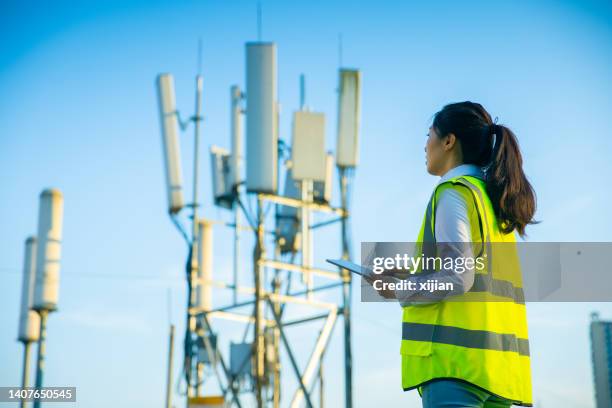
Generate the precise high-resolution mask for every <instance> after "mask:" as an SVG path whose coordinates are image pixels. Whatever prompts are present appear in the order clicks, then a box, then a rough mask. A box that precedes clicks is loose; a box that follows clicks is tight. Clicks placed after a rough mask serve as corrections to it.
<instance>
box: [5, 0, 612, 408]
mask: <svg viewBox="0 0 612 408" xmlns="http://www.w3.org/2000/svg"><path fill="white" fill-rule="evenodd" d="M262 7H263V39H264V40H270V41H275V42H276V43H277V45H278V73H279V79H278V81H279V82H278V83H279V100H280V102H281V104H282V112H281V123H280V135H281V138H283V139H284V140H287V141H290V133H289V132H290V125H291V113H292V112H293V111H294V110H295V109H297V108H298V103H299V75H300V74H301V73H304V74H305V75H306V83H307V102H308V104H309V105H310V106H311V107H312V108H313V109H315V110H317V111H321V112H325V113H326V114H327V115H328V116H327V117H328V120H327V145H328V147H329V148H330V149H334V148H335V132H334V129H335V115H336V93H335V89H336V85H337V84H336V81H337V69H338V35H339V33H342V38H343V56H342V60H343V64H344V65H345V66H350V67H356V68H359V69H361V71H362V76H363V77H362V78H363V93H362V126H361V156H360V166H359V167H358V169H357V172H356V178H355V184H354V193H353V204H354V205H353V211H352V216H353V221H352V223H353V226H352V231H353V237H352V240H353V252H354V253H355V254H358V253H359V252H358V251H359V243H360V242H361V241H376V240H380V241H395V240H397V241H406V240H408V241H409V240H412V239H414V237H415V236H416V233H417V229H418V227H419V225H420V221H421V217H422V214H423V211H424V209H425V205H426V202H427V199H428V196H429V194H430V192H431V188H432V186H433V185H434V183H435V182H436V179H435V178H434V177H432V176H430V175H428V174H427V173H426V171H425V167H424V152H423V146H424V143H425V135H426V133H427V128H428V126H429V124H430V121H431V118H432V115H433V114H434V113H435V112H436V111H437V110H439V109H440V108H441V107H442V106H443V105H444V104H446V103H449V102H455V101H461V100H472V101H477V102H480V103H482V104H483V105H484V106H485V107H486V108H487V109H488V110H489V112H490V113H491V114H492V116H493V117H495V116H498V117H499V122H500V123H503V124H506V125H508V126H509V127H511V128H512V129H513V130H514V131H515V133H516V134H517V136H518V138H519V141H520V144H521V148H522V151H523V154H524V168H525V171H526V173H527V175H528V176H529V178H530V180H531V181H532V184H533V185H534V187H535V189H536V192H537V195H538V212H537V215H536V217H537V218H538V219H540V220H542V221H543V222H542V223H541V224H539V225H536V226H533V227H531V228H529V229H528V232H529V238H528V239H529V240H532V241H612V232H611V231H612V221H611V219H610V217H608V216H607V215H606V214H607V209H608V204H609V202H610V200H611V199H612V196H611V194H610V190H609V189H608V188H607V187H606V186H607V184H608V183H607V176H608V174H610V171H611V170H612V167H611V165H610V160H609V158H610V154H611V153H612V141H611V139H610V138H609V134H608V132H609V118H610V115H611V113H612V92H611V91H612V76H610V66H611V63H612V41H611V40H612V24H611V22H612V9H611V6H610V5H609V3H605V2H603V1H601V2H597V1H581V2H577V1H556V2H552V1H542V2H538V3H537V4H536V2H527V1H517V2H460V3H459V2H451V1H448V2H444V1H438V2H428V3H427V4H425V3H422V4H411V2H384V1H376V2H374V1H363V2H349V1H346V2H339V1H335V2H323V1H311V2H300V3H294V2H273V1H263V2H262ZM256 8H257V6H256V2H253V1H226V2H126V1H122V2H118V1H116V2H112V1H109V2H94V1H92V2H87V4H85V3H83V4H81V5H75V4H72V3H70V2H53V5H51V3H48V2H39V3H37V4H33V3H29V4H27V5H26V3H23V2H14V3H5V4H3V12H2V14H1V15H0V32H1V34H2V38H4V41H3V42H2V43H0V89H2V97H1V98H0V123H1V125H0V129H2V132H1V133H0V174H1V175H2V176H1V177H2V199H1V200H0V226H2V228H1V233H0V259H1V261H0V288H1V289H0V310H2V312H1V313H0V324H1V327H3V328H4V330H2V331H1V332H0V362H1V363H0V364H1V366H2V367H3V369H2V370H0V385H7V386H8V385H17V384H18V383H19V378H20V373H21V352H22V348H21V345H20V344H19V343H17V342H16V341H15V338H16V331H17V315H18V310H19V296H20V284H21V276H20V271H21V266H22V262H23V259H22V258H23V242H24V240H25V238H26V237H27V236H28V235H29V234H32V233H33V232H34V231H35V230H36V214H37V205H38V201H37V200H38V194H39V192H40V191H41V190H42V189H43V188H45V187H48V186H53V187H57V188H59V189H61V190H62V191H63V193H64V198H65V216H64V243H63V259H62V282H61V294H60V310H59V312H58V313H56V314H53V315H52V316H51V317H50V322H49V342H48V359H47V362H48V365H47V367H48V369H47V374H46V379H45V380H46V383H47V384H49V385H76V386H77V387H78V393H79V394H78V395H79V401H80V403H79V406H87V407H106V406H115V407H123V406H125V407H127V406H153V405H156V404H157V405H161V404H162V401H163V395H164V392H163V384H164V381H165V376H164V370H165V364H166V354H165V353H166V347H167V329H168V321H169V320H172V321H173V322H175V323H176V324H177V326H178V328H177V330H178V333H180V334H179V336H182V330H183V320H184V319H183V312H184V296H185V289H184V282H183V279H182V265H183V260H184V256H185V249H184V246H183V243H182V242H181V239H180V237H179V236H178V234H177V233H176V232H175V231H174V229H173V227H172V225H171V223H170V221H169V220H168V218H167V216H166V215H165V214H166V209H165V206H166V198H165V187H164V181H163V172H162V168H163V167H162V156H161V146H160V136H159V122H158V117H157V105H156V103H157V102H156V98H155V88H154V79H155V76H156V75H157V73H159V72H172V73H173V74H174V75H175V81H176V91H177V103H178V106H179V109H181V110H182V111H183V112H185V114H189V113H191V111H192V109H193V80H194V75H195V71H196V60H197V55H196V50H197V42H198V38H201V39H202V51H203V52H202V54H203V58H202V73H203V75H204V102H203V108H204V115H205V117H206V121H205V124H204V126H203V129H202V135H203V136H202V137H203V139H202V144H203V146H204V147H203V148H202V158H203V163H202V180H203V181H202V185H201V191H202V199H203V200H204V202H205V207H204V210H203V211H204V213H205V215H206V216H207V217H209V218H216V219H229V214H227V213H226V212H224V211H223V210H219V209H216V208H214V207H213V205H212V200H211V197H210V191H211V186H210V181H209V180H210V177H209V172H208V169H209V162H208V154H207V147H208V146H209V145H210V144H217V145H221V146H224V147H229V87H230V86H231V85H232V84H235V83H236V84H239V85H241V86H243V85H244V81H245V79H244V78H245V75H244V43H245V42H247V41H250V40H254V39H256V36H257V29H256ZM190 135H191V134H190V133H188V134H187V135H186V137H185V138H183V141H182V149H183V165H184V168H185V169H188V168H190V166H191V159H190V158H191V154H192V151H193V150H192V146H191V137H190ZM189 179H190V178H189V177H188V172H187V171H185V180H186V183H189ZM336 199H337V194H336ZM337 234H338V231H337V230H334V229H333V228H332V229H330V230H329V231H328V232H327V233H324V234H323V235H322V236H321V237H317V240H316V254H317V256H316V259H317V261H318V262H319V264H321V261H322V259H323V258H326V257H333V256H336V255H338V254H339V251H340V244H339V242H338V240H337V239H336V237H337V236H338V235H337ZM215 238H216V241H215V271H216V272H215V273H218V276H219V278H226V277H227V276H229V268H230V265H231V261H230V258H229V257H230V233H229V232H228V231H224V230H222V229H218V231H217V229H216V230H215ZM244 242H245V247H244V248H245V250H244V251H243V252H244V253H245V255H247V256H245V257H244V262H245V264H246V265H248V254H246V253H247V251H248V250H250V238H249V237H245V241H244ZM330 248H331V249H330ZM334 248H336V249H334ZM217 271H218V272H217ZM250 279H251V278H250V272H249V271H248V270H244V271H243V272H242V274H241V281H242V282H243V283H245V284H247V283H248V282H250ZM169 290H170V293H171V300H172V301H171V304H172V306H171V308H170V313H169V311H168V309H169V308H168V306H167V305H168V292H169ZM215 301H217V300H215ZM219 302H221V301H219ZM592 310H599V311H601V313H602V316H603V317H607V318H612V306H611V305H610V304H589V303H567V304H529V305H528V311H529V328H530V336H531V348H532V365H533V376H534V399H535V401H536V403H539V404H541V405H540V406H549V407H550V406H555V407H593V406H594V403H593V398H592V394H593V386H592V378H591V365H590V349H589V343H588V320H589V313H590V312H591V311H592ZM400 313H401V311H400V310H399V308H398V307H397V306H396V305H389V304H385V305H382V304H371V303H368V304H362V303H360V302H359V301H358V300H357V299H356V300H355V302H354V338H353V345H354V367H355V373H354V374H355V375H354V377H355V380H354V381H355V402H356V406H357V407H369V406H372V405H374V404H377V405H381V406H398V407H399V406H413V407H417V406H420V405H419V404H420V402H419V399H418V396H417V395H416V393H414V392H411V393H403V392H402V391H401V389H400V369H399V338H400V324H399V322H400ZM219 327H220V330H222V331H221V332H222V333H223V336H224V340H225V341H228V340H229V339H231V338H234V337H232V336H235V335H236V333H235V332H236V331H237V330H235V328H231V327H227V328H226V327H225V326H219ZM316 332H318V328H317V327H315V326H309V327H306V328H304V329H303V331H302V332H296V334H294V340H295V343H296V349H297V350H298V351H299V353H300V355H302V354H304V353H308V352H309V350H310V347H311V343H310V340H308V339H307V335H308V334H312V333H315V334H316ZM340 334H341V331H340V330H339V327H338V328H336V330H335V332H334V338H333V339H332V343H331V346H330V350H329V352H328V354H327V358H326V373H327V378H328V380H329V383H328V386H327V392H328V396H327V403H328V405H329V406H338V405H339V403H340V401H341V398H342V396H341V394H340V393H339V392H337V391H336V390H339V389H341V387H342V374H341V373H342V366H341V360H340V353H341V351H342V343H341V336H340ZM176 353H178V354H179V355H180V350H179V348H178V347H177V348H176ZM177 360H178V361H177V365H176V367H177V370H178V364H179V362H180V360H181V358H180V357H179V358H177ZM286 364H288V363H286ZM287 367H288V365H287ZM175 372H177V371H176V370H175ZM290 376H291V375H290V374H287V380H286V384H287V385H288V386H289V385H292V384H291V381H292V380H291V378H290ZM211 382H212V381H211ZM128 385H129V386H128ZM103 387H104V388H103ZM103 389H106V390H111V391H112V392H108V391H106V392H103V391H102V390H103ZM374 391H375V392H374ZM176 398H177V401H180V397H178V396H177V397H176ZM59 406H60V405H59V404H58V407H59Z"/></svg>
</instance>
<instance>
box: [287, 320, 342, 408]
mask: <svg viewBox="0 0 612 408" xmlns="http://www.w3.org/2000/svg"><path fill="white" fill-rule="evenodd" d="M337 316H338V315H337V313H336V310H330V312H329V316H328V317H327V320H326V321H325V324H324V325H323V328H322V329H321V334H319V338H318V339H317V342H316V343H315V347H314V350H313V351H312V354H311V355H310V359H309V360H308V364H307V365H306V369H305V370H304V374H303V375H302V377H301V382H302V384H304V385H305V386H306V385H307V384H310V382H311V381H312V380H313V378H314V376H315V374H316V368H317V365H318V364H319V363H320V361H321V357H322V356H323V352H324V351H325V347H327V343H328V342H329V339H330V338H331V333H332V330H333V329H334V326H335V324H336V317H337ZM304 397H305V387H304V388H302V389H298V390H296V392H295V394H294V395H293V400H292V401H291V405H290V406H291V408H297V407H299V405H300V403H301V402H302V399H303V398H304Z"/></svg>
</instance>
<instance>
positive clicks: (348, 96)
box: [336, 69, 361, 167]
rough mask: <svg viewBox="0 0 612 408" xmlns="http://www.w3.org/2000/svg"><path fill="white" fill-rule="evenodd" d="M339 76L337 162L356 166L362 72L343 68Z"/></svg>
mask: <svg viewBox="0 0 612 408" xmlns="http://www.w3.org/2000/svg"><path fill="white" fill-rule="evenodd" d="M339 76H340V78H339V79H340V86H339V92H338V135H337V144H336V164H337V165H338V167H355V166H357V163H358V152H359V149H358V147H359V120H360V109H361V108H360V98H361V92H360V90H361V88H360V86H361V85H360V84H361V74H360V72H359V71H358V70H355V69H341V70H340V75H339Z"/></svg>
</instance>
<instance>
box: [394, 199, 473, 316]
mask: <svg viewBox="0 0 612 408" xmlns="http://www.w3.org/2000/svg"><path fill="white" fill-rule="evenodd" d="M435 236H436V244H437V245H436V247H437V250H438V253H437V256H439V257H441V258H442V259H444V258H447V257H450V258H453V262H452V265H456V264H457V263H456V262H455V259H457V258H458V257H465V258H473V256H474V255H473V251H472V245H471V240H472V237H471V226H470V218H469V214H468V205H467V203H466V202H465V200H464V198H463V196H462V195H461V194H460V193H459V192H458V191H456V190H454V189H452V188H449V189H446V190H444V191H443V192H442V193H440V196H439V198H438V203H437V204H436V214H435ZM443 264H444V263H443ZM431 278H432V276H431V275H429V276H419V275H418V274H416V275H413V276H411V277H409V278H408V279H409V280H411V281H414V282H416V283H417V286H418V285H419V282H420V281H423V282H425V281H426V280H427V279H431ZM435 279H437V280H438V282H442V283H447V282H450V283H452V284H453V285H452V287H453V290H451V291H448V292H445V293H441V292H440V291H436V292H434V293H428V292H426V291H423V292H420V291H411V292H409V293H406V291H400V290H398V291H396V296H397V298H398V300H399V301H400V304H401V305H402V306H408V305H410V304H413V302H412V301H411V299H415V298H417V297H418V298H419V301H418V303H427V302H428V301H425V302H423V300H422V298H423V297H425V298H429V299H431V302H437V301H440V300H442V299H444V298H446V297H448V296H453V295H461V294H463V293H465V292H467V291H469V290H470V288H471V287H472V285H473V284H474V268H464V270H463V271H461V272H459V271H455V270H453V269H451V268H443V269H441V270H440V271H438V272H437V273H436V275H435Z"/></svg>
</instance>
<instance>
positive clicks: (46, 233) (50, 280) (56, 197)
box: [33, 189, 63, 312]
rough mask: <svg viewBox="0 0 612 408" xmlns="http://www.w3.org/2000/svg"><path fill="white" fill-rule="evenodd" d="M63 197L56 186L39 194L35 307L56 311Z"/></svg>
mask: <svg viewBox="0 0 612 408" xmlns="http://www.w3.org/2000/svg"><path fill="white" fill-rule="evenodd" d="M62 218H63V197H62V193H61V192H60V191H59V190H56V189H47V190H44V191H43V192H42V193H40V207H39V212H38V240H37V248H36V283H35V289H34V303H33V308H34V310H39V311H40V310H46V311H49V312H51V311H54V310H56V309H57V301H58V297H59V278H60V257H61V242H62Z"/></svg>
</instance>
